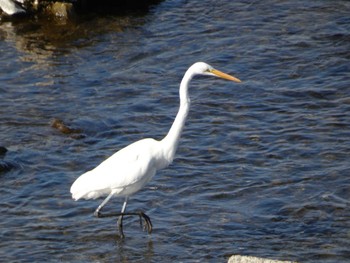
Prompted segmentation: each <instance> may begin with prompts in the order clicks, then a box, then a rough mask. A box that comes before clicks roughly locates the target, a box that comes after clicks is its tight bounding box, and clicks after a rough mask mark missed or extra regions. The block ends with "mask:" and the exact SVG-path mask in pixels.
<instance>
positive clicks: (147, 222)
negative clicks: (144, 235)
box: [138, 211, 152, 234]
mask: <svg viewBox="0 0 350 263" xmlns="http://www.w3.org/2000/svg"><path fill="white" fill-rule="evenodd" d="M138 215H139V218H140V226H141V228H142V219H143V220H144V221H145V225H144V227H143V229H144V230H147V232H148V234H151V232H152V222H151V218H150V217H149V216H148V215H146V214H145V213H144V212H142V211H140V212H138Z"/></svg>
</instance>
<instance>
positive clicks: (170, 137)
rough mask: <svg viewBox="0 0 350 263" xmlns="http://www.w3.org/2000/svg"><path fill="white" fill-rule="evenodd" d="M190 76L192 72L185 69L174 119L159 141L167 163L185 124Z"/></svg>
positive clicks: (188, 108)
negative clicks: (177, 109)
mask: <svg viewBox="0 0 350 263" xmlns="http://www.w3.org/2000/svg"><path fill="white" fill-rule="evenodd" d="M192 77H193V74H192V73H191V72H190V71H187V72H186V74H185V76H184V77H183V79H182V81H181V84H180V90H179V95H180V107H179V111H178V113H177V115H176V118H175V121H174V123H173V124H172V126H171V128H170V130H169V132H168V134H167V135H166V136H165V137H164V139H163V140H162V141H161V143H162V144H163V149H164V155H165V157H166V159H167V160H168V162H169V163H171V162H172V160H173V158H174V155H175V152H176V149H177V146H178V143H179V140H180V136H181V133H182V130H183V127H184V126H185V122H186V118H187V115H188V112H189V110H190V104H191V102H190V98H189V95H188V84H189V82H190V81H191V79H192Z"/></svg>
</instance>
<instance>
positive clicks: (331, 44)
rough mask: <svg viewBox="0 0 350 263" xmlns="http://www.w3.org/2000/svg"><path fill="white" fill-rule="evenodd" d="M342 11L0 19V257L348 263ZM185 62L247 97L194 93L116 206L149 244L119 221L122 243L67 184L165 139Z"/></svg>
mask: <svg viewBox="0 0 350 263" xmlns="http://www.w3.org/2000/svg"><path fill="white" fill-rule="evenodd" d="M349 14H350V2H349V1H277V0H271V1H248V0H246V1H243V0H242V1H210V0H205V1H199V0H193V1H176V0H167V1H163V2H161V3H159V4H158V5H155V6H153V7H151V8H150V10H149V11H148V12H145V13H137V14H135V13H130V14H124V15H118V14H114V15H113V14H108V15H96V16H87V17H83V18H81V19H78V20H77V21H75V22H74V23H69V24H64V23H62V22H56V23H52V22H47V21H34V20H31V23H29V24H28V21H26V22H21V21H13V22H11V21H2V22H0V98H1V100H0V123H1V125H0V146H3V147H6V148H7V150H8V151H7V153H6V154H1V155H0V158H1V159H0V164H1V167H3V168H2V171H1V172H0V197H1V198H0V213H1V219H0V233H1V242H0V258H1V261H4V262H15V261H19V262H23V261H24V262H26V261H27V262H40V261H50V262H57V261H63V262H119V261H122V262H226V261H227V259H228V258H229V256H230V255H232V254H242V255H252V256H260V257H269V258H275V259H285V260H286V259H289V260H298V261H300V262H346V261H349V258H350V209H349V206H350V162H349V153H350V141H349V139H350V117H349V113H350V75H349V72H350V16H349ZM196 61H206V62H208V63H210V64H212V65H213V66H215V67H217V68H218V69H220V70H223V71H225V72H227V73H230V74H233V75H235V76H237V77H239V78H240V79H241V80H243V83H242V84H235V83H233V82H228V81H223V80H219V79H212V78H203V77H199V78H197V79H195V80H194V81H193V82H192V85H191V89H190V95H191V99H192V107H191V111H190V115H189V118H188V121H187V123H186V127H185V130H184V133H183V136H182V139H181V142H180V146H179V149H178V152H177V158H176V159H175V160H174V162H173V164H172V165H171V166H170V167H169V168H168V169H166V170H163V171H160V172H159V173H158V174H157V175H156V176H155V177H154V179H153V180H152V182H151V183H150V184H149V185H147V187H146V188H145V189H143V190H142V191H141V192H139V193H137V194H136V195H135V196H133V197H132V198H131V199H130V203H129V206H128V209H129V210H133V209H143V210H145V211H146V212H147V214H148V215H149V216H150V217H151V218H152V222H153V224H154V231H153V233H152V234H151V235H148V234H147V233H146V232H143V231H142V230H141V229H140V228H139V225H138V221H137V219H136V218H134V219H133V218H128V219H126V220H125V235H126V238H125V240H123V241H121V240H120V239H119V237H118V233H117V229H116V220H115V219H97V218H95V217H93V215H92V213H93V211H94V209H95V208H96V207H97V206H98V204H99V203H100V202H101V201H102V200H95V201H91V200H90V201H79V202H74V201H73V200H72V199H71V196H70V193H69V188H70V185H71V184H72V182H73V181H74V180H75V179H76V178H77V177H78V176H79V175H80V174H82V173H83V172H85V171H87V170H89V169H91V168H93V167H94V166H96V165H97V164H99V163H100V162H101V161H102V160H104V159H105V158H107V157H108V156H110V155H111V154H112V153H114V152H115V151H117V150H118V149H120V148H121V147H123V146H125V145H127V144H129V143H131V142H133V141H135V140H138V139H141V138H144V137H153V138H156V139H161V138H162V137H163V136H164V135H165V134H166V133H167V131H168V129H169V128H170V125H171V123H172V121H173V119H174V117H175V115H176V112H177V108H178V84H179V82H180V80H181V78H182V76H183V73H184V72H185V71H186V69H187V68H188V66H190V65H191V64H192V63H193V62H196ZM55 118H56V119H60V120H62V121H63V122H64V123H65V124H66V125H68V126H69V127H70V128H72V129H79V130H80V131H78V133H74V134H65V133H62V132H60V131H59V130H57V129H55V128H53V127H51V123H52V121H53V120H54V119H55ZM116 172H118V171H116ZM121 205H122V200H121V199H117V198H114V199H113V200H112V201H111V202H110V203H109V204H108V205H107V207H106V210H110V211H112V210H120V209H121Z"/></svg>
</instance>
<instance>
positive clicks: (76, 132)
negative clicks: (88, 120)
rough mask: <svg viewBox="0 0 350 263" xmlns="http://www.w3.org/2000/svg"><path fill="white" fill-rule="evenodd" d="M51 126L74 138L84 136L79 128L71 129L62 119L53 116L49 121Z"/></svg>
mask: <svg viewBox="0 0 350 263" xmlns="http://www.w3.org/2000/svg"><path fill="white" fill-rule="evenodd" d="M51 127H52V128H55V129H57V130H58V131H60V132H61V133H63V134H68V135H70V136H71V137H72V138H74V139H81V138H84V137H85V136H84V135H83V134H81V133H82V130H80V129H73V128H70V127H68V126H67V125H66V124H65V123H64V122H63V121H62V120H60V119H57V118H54V119H53V120H52V121H51Z"/></svg>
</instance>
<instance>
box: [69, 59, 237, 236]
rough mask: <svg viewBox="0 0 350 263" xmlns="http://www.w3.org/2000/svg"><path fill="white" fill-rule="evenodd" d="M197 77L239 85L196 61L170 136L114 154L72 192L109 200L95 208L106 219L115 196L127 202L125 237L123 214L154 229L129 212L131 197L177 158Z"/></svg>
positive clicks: (187, 76)
mask: <svg viewBox="0 0 350 263" xmlns="http://www.w3.org/2000/svg"><path fill="white" fill-rule="evenodd" d="M195 75H209V76H217V77H220V78H224V79H228V80H231V81H235V82H240V80H239V79H237V78H235V77H233V76H230V75H228V74H225V73H223V72H221V71H218V70H216V69H214V68H213V67H211V66H210V65H208V64H206V63H203V62H197V63H195V64H193V65H192V66H191V67H190V68H189V69H188V70H187V71H186V73H185V75H184V77H183V79H182V81H181V84H180V89H179V95H180V108H179V111H178V113H177V115H176V118H175V121H174V123H173V124H172V126H171V128H170V130H169V132H168V134H167V135H166V136H165V137H164V139H163V140H161V141H157V140H154V139H151V138H148V139H143V140H140V141H137V142H134V143H132V144H130V145H128V146H126V147H125V148H123V149H121V150H120V151H118V152H116V153H115V154H113V155H112V156H111V157H109V158H108V159H107V160H105V161H103V162H102V163H101V164H100V165H98V166H97V167H96V168H94V169H93V170H91V171H88V172H86V173H84V174H82V175H81V176H80V177H79V178H78V179H77V180H76V181H75V182H74V183H73V185H72V187H71V189H70V191H71V193H72V197H73V199H74V200H79V199H81V198H84V199H95V198H98V197H101V196H107V198H106V199H105V200H104V201H103V202H102V203H101V205H100V206H99V207H98V208H97V209H96V211H95V215H96V216H98V217H103V216H106V215H102V214H101V213H100V210H101V209H102V207H103V206H104V205H105V204H106V203H107V202H108V201H109V199H110V198H111V197H112V196H124V197H125V201H124V205H123V208H122V210H121V212H120V213H117V214H113V215H119V220H118V226H119V232H120V234H121V236H122V237H124V234H123V230H122V219H123V216H124V215H138V216H140V221H141V217H142V218H143V219H144V220H145V223H146V227H147V228H148V232H151V230H152V224H151V221H150V218H149V217H148V216H147V215H145V214H144V213H143V212H138V213H126V212H125V208H126V205H127V201H128V197H129V196H130V195H132V194H134V193H136V192H137V191H139V190H140V189H141V188H142V187H143V186H145V185H146V184H147V183H148V182H149V181H150V180H151V179H152V177H153V176H154V175H155V173H156V172H157V171H158V170H160V169H163V168H165V167H167V166H168V165H169V164H170V163H171V162H172V161H173V159H174V155H175V152H176V149H177V145H178V142H179V139H180V136H181V132H182V129H183V127H184V125H185V121H186V117H187V115H188V112H189V108H190V98H189V96H188V84H189V82H190V81H191V79H192V78H193V77H194V76H195Z"/></svg>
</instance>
